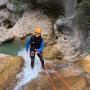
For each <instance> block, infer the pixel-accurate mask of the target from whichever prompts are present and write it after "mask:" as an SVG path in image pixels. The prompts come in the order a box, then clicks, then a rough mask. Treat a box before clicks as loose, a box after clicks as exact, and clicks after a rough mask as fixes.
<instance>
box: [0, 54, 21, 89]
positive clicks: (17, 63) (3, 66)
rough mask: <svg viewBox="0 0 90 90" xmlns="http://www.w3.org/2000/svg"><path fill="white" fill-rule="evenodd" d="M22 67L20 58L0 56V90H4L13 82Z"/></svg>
mask: <svg viewBox="0 0 90 90" xmlns="http://www.w3.org/2000/svg"><path fill="white" fill-rule="evenodd" d="M22 65H23V59H22V58H21V57H18V56H16V57H13V56H10V55H5V54H0V90H4V89H5V88H7V87H8V86H9V85H10V83H11V82H13V80H14V79H15V76H16V74H17V73H18V72H19V71H20V70H21V67H22Z"/></svg>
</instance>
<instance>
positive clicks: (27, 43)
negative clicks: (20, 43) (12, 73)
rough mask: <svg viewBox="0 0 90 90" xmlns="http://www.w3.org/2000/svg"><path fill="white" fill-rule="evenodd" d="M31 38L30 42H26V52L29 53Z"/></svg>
mask: <svg viewBox="0 0 90 90" xmlns="http://www.w3.org/2000/svg"><path fill="white" fill-rule="evenodd" d="M30 40H31V39H30V38H28V40H27V41H26V51H28V48H29V45H30Z"/></svg>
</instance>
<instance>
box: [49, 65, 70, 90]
mask: <svg viewBox="0 0 90 90" xmlns="http://www.w3.org/2000/svg"><path fill="white" fill-rule="evenodd" d="M47 65H48V66H50V67H51V69H52V70H53V71H54V72H55V73H56V74H57V76H58V77H59V79H60V80H62V81H63V83H64V84H65V85H66V87H67V88H68V90H72V87H71V86H70V85H69V84H68V83H67V82H66V81H65V80H64V78H63V77H62V76H61V74H60V75H59V73H58V72H57V71H56V70H54V69H53V67H52V66H51V65H50V64H47Z"/></svg>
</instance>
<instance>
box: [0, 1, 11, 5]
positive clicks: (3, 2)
mask: <svg viewBox="0 0 90 90" xmlns="http://www.w3.org/2000/svg"><path fill="white" fill-rule="evenodd" d="M8 1H9V0H0V6H3V5H6V4H7V2H8Z"/></svg>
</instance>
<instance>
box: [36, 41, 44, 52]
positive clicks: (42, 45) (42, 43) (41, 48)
mask: <svg viewBox="0 0 90 90" xmlns="http://www.w3.org/2000/svg"><path fill="white" fill-rule="evenodd" d="M43 49H44V41H43V40H42V42H41V46H40V48H39V49H37V50H38V52H42V51H43Z"/></svg>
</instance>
